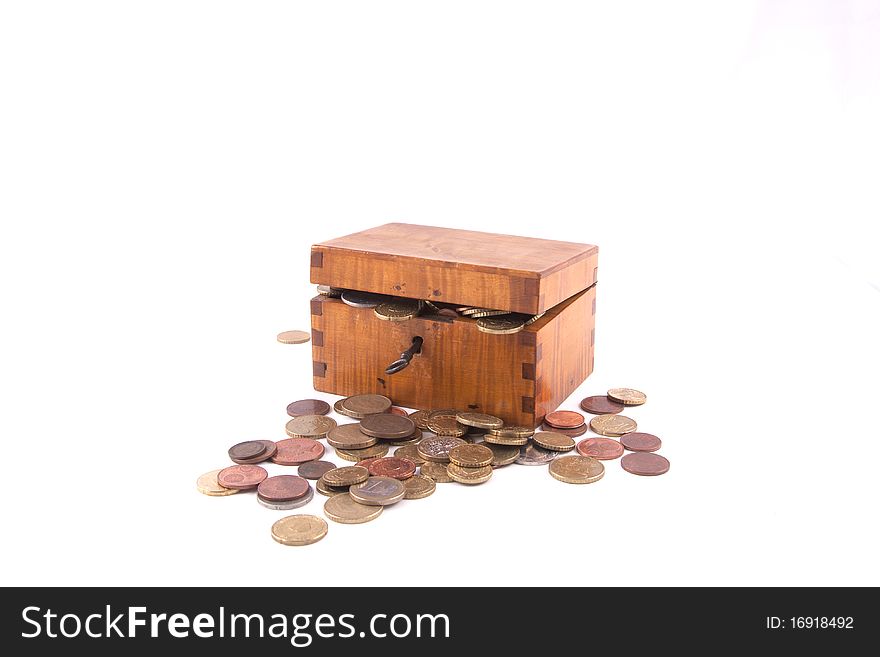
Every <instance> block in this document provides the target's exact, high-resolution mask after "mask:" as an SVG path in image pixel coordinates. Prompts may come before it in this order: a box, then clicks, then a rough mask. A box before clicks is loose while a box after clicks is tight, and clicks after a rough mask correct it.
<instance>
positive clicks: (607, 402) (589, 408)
mask: <svg viewBox="0 0 880 657" xmlns="http://www.w3.org/2000/svg"><path fill="white" fill-rule="evenodd" d="M581 408H582V409H584V410H585V411H586V412H587V413H592V414H593V415H606V414H614V413H620V411H622V410H623V409H624V408H626V406H624V405H623V404H621V403H619V402H616V401H614V400H613V399H609V398H608V395H594V396H593V397H587V398H586V399H583V400H581Z"/></svg>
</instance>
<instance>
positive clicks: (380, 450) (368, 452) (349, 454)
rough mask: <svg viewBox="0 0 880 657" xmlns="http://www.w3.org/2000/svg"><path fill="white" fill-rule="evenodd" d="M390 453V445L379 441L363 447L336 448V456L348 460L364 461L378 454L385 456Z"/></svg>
mask: <svg viewBox="0 0 880 657" xmlns="http://www.w3.org/2000/svg"><path fill="white" fill-rule="evenodd" d="M387 453H388V445H385V444H383V443H377V444H375V445H372V446H370V447H364V448H363V449H339V448H338V447H337V448H336V456H338V457H339V458H341V459H345V460H346V461H354V462H355V463H357V462H358V461H363V460H364V459H371V458H373V457H377V456H385V455H386V454H387Z"/></svg>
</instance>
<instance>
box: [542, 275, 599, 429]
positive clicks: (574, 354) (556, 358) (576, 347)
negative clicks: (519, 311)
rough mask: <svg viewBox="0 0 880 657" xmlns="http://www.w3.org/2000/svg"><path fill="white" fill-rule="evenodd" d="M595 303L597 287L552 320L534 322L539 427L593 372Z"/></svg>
mask: <svg viewBox="0 0 880 657" xmlns="http://www.w3.org/2000/svg"><path fill="white" fill-rule="evenodd" d="M595 300H596V286H595V285H594V286H593V287H591V288H590V289H588V290H585V291H584V292H582V293H580V294H578V295H577V296H575V297H572V298H571V299H569V300H568V301H566V302H565V303H563V304H561V305H560V307H559V312H558V313H556V314H555V315H554V316H553V317H552V318H548V317H547V315H545V316H544V317H542V318H541V319H540V320H538V321H537V322H535V325H537V330H536V333H537V345H536V352H537V355H538V358H537V363H536V366H535V375H536V378H537V381H536V386H535V389H536V399H535V421H536V423H537V422H541V421H543V419H544V416H545V415H546V414H547V413H550V412H552V411H554V410H556V409H557V408H558V407H559V405H560V404H561V403H562V402H563V401H565V399H566V398H567V397H568V396H569V395H570V394H571V393H572V392H574V390H575V388H577V387H578V386H579V385H580V384H581V383H583V382H584V380H585V379H586V378H587V377H588V376H589V375H590V373H591V372H592V371H593V349H594V346H595V345H594V341H595V333H594V323H595V314H594V309H595V305H594V304H595ZM554 310H555V309H554ZM548 314H549V313H548ZM545 320H547V321H545Z"/></svg>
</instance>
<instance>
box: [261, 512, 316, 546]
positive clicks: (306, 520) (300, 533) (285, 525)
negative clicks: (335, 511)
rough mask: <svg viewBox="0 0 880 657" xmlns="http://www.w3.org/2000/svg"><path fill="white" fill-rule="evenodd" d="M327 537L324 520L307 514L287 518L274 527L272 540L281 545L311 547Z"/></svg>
mask: <svg viewBox="0 0 880 657" xmlns="http://www.w3.org/2000/svg"><path fill="white" fill-rule="evenodd" d="M326 535H327V523H326V522H325V521H324V519H323V518H318V517H317V516H312V515H308V514H306V513H301V514H297V515H294V516H287V517H286V518H282V519H281V520H279V521H278V522H276V523H275V524H274V525H272V538H274V539H275V540H276V541H278V542H279V543H281V545H311V544H312V543H317V542H318V541H320V540H321V539H322V538H324V537H325V536H326Z"/></svg>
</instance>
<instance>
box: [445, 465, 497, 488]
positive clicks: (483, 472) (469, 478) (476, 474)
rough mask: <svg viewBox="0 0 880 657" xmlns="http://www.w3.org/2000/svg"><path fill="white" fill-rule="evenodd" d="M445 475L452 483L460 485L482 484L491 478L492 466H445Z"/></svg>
mask: <svg viewBox="0 0 880 657" xmlns="http://www.w3.org/2000/svg"><path fill="white" fill-rule="evenodd" d="M446 473H447V474H448V475H449V476H450V477H452V479H453V481H457V482H458V483H460V484H471V485H473V484H482V483H485V482H487V481H489V480H490V479H491V478H492V466H491V465H485V466H483V467H482V468H463V467H461V466H460V465H456V464H455V463H450V464H449V465H447V466H446Z"/></svg>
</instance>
